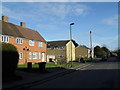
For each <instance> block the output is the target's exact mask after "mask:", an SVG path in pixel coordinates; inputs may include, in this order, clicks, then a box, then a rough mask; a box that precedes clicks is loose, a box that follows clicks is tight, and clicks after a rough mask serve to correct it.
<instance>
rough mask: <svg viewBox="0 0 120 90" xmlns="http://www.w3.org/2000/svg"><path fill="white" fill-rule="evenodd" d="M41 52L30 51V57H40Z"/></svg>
mask: <svg viewBox="0 0 120 90" xmlns="http://www.w3.org/2000/svg"><path fill="white" fill-rule="evenodd" d="M40 56H41V53H40V52H33V53H32V52H29V59H40Z"/></svg>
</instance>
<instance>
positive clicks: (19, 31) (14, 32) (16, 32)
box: [0, 20, 46, 42]
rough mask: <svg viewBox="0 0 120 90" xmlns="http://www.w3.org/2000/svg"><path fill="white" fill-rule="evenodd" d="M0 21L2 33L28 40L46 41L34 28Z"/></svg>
mask: <svg viewBox="0 0 120 90" xmlns="http://www.w3.org/2000/svg"><path fill="white" fill-rule="evenodd" d="M1 22H2V33H1V32H0V34H2V35H8V36H15V37H21V38H26V39H30V40H37V41H42V42H46V41H45V39H44V38H43V37H42V36H41V35H40V34H39V33H38V32H37V31H35V30H32V29H28V28H24V27H22V26H18V25H15V24H12V23H9V22H4V21H1V20H0V23H1Z"/></svg>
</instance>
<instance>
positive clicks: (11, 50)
mask: <svg viewBox="0 0 120 90" xmlns="http://www.w3.org/2000/svg"><path fill="white" fill-rule="evenodd" d="M18 59H19V54H18V51H17V48H16V47H15V46H14V45H12V44H8V43H2V75H3V77H6V76H10V75H13V74H14V72H15V70H16V68H17V64H18Z"/></svg>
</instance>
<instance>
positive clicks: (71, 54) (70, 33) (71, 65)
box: [70, 23, 74, 67]
mask: <svg viewBox="0 0 120 90" xmlns="http://www.w3.org/2000/svg"><path fill="white" fill-rule="evenodd" d="M72 25H74V23H70V42H71V45H70V46H71V67H72V29H71V26H72Z"/></svg>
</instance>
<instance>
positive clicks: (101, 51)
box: [94, 46, 110, 57]
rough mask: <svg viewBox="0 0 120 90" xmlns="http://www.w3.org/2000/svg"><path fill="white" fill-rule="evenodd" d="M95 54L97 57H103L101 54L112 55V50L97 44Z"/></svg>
mask: <svg viewBox="0 0 120 90" xmlns="http://www.w3.org/2000/svg"><path fill="white" fill-rule="evenodd" d="M94 54H95V55H96V56H97V57H101V56H110V51H109V49H108V48H107V47H105V46H104V47H100V46H96V47H95V48H94Z"/></svg>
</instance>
